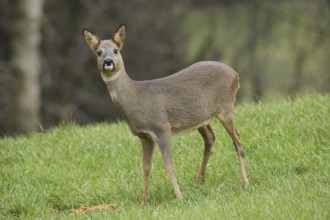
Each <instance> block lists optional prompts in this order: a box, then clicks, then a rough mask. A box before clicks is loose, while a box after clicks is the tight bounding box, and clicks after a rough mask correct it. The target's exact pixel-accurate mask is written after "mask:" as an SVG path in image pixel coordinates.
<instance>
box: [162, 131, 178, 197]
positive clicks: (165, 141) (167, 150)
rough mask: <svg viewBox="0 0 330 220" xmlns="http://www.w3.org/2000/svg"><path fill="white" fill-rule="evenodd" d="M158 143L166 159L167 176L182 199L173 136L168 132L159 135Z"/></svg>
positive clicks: (176, 193)
mask: <svg viewBox="0 0 330 220" xmlns="http://www.w3.org/2000/svg"><path fill="white" fill-rule="evenodd" d="M158 145H159V148H160V151H161V153H162V156H163V159H164V166H165V170H166V173H167V176H168V177H169V179H170V181H171V183H172V186H173V188H174V191H175V195H176V198H177V199H178V200H181V199H182V193H181V191H180V188H179V185H178V183H177V180H176V177H175V173H174V166H173V161H172V145H171V136H170V135H169V134H167V133H164V134H161V135H158Z"/></svg>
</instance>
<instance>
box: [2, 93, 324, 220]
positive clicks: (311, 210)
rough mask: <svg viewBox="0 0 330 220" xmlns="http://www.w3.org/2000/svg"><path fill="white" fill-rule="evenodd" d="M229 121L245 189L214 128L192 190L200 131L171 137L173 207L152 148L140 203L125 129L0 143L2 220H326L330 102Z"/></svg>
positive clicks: (136, 153) (70, 127) (296, 102)
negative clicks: (83, 211) (242, 156)
mask: <svg viewBox="0 0 330 220" xmlns="http://www.w3.org/2000/svg"><path fill="white" fill-rule="evenodd" d="M236 123H237V128H238V130H239V131H240V134H241V137H242V140H243V143H244V146H245V151H246V164H247V170H248V175H249V178H250V183H251V186H250V187H248V188H246V189H245V188H243V187H242V184H241V180H240V174H239V165H238V162H237V157H236V153H235V152H234V149H233V146H232V144H231V141H230V139H229V137H228V135H227V134H226V133H225V130H224V129H223V128H222V126H221V125H220V123H219V122H217V121H214V122H212V124H213V128H214V131H215V134H216V136H217V139H216V144H215V147H214V151H213V154H212V156H211V159H210V161H209V164H208V168H207V173H206V182H205V184H203V185H199V184H197V183H195V182H194V178H195V175H196V174H197V171H198V167H199V164H200V162H201V157H202V145H203V143H202V139H201V138H200V137H199V135H198V132H191V133H188V134H186V135H184V136H181V137H178V138H175V139H174V141H173V154H174V155H173V157H174V163H175V165H176V174H177V178H178V181H179V184H180V186H181V189H182V192H183V195H184V199H183V201H182V202H177V201H176V200H175V197H174V193H173V190H172V187H171V185H170V183H169V181H168V180H167V178H166V174H165V171H164V168H163V163H162V159H161V155H160V153H159V150H157V151H156V154H155V157H154V168H153V172H152V177H151V184H152V188H151V201H150V204H149V205H148V206H146V207H141V206H140V205H139V204H140V203H139V202H140V199H141V198H142V185H143V183H142V182H143V174H142V153H141V149H140V146H139V145H140V143H139V141H138V140H137V138H135V137H133V136H132V135H131V134H130V132H129V129H128V127H127V126H126V124H124V123H117V124H106V123H103V124H97V125H89V126H84V127H81V126H78V125H76V124H72V123H70V124H62V125H61V126H59V127H58V128H54V129H52V130H49V131H46V132H44V133H41V134H36V135H31V136H29V137H18V138H8V137H7V138H4V139H2V140H0V167H1V169H0V195H1V197H0V219H14V218H19V219H51V218H55V219H85V218H86V217H85V216H81V215H78V216H75V215H73V216H72V215H70V214H71V213H72V212H73V210H74V209H75V208H79V207H81V206H85V205H88V206H93V205H101V204H109V203H113V204H115V205H116V206H117V209H115V210H114V211H105V212H100V213H91V214H89V216H88V217H89V218H92V219H238V218H240V219H252V218H253V219H329V217H330V211H329V205H330V199H329V198H330V188H329V184H330V174H329V169H330V163H329V161H330V152H329V146H328V142H329V140H330V134H329V130H330V96H326V95H320V94H316V93H315V94H311V95H305V96H299V97H296V98H293V99H287V100H279V101H273V102H271V103H259V104H242V105H239V106H238V107H237V109H236Z"/></svg>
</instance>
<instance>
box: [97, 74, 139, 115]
mask: <svg viewBox="0 0 330 220" xmlns="http://www.w3.org/2000/svg"><path fill="white" fill-rule="evenodd" d="M103 80H104V82H105V84H106V86H107V88H108V90H109V93H110V96H111V99H112V101H113V102H114V103H115V104H116V105H117V106H118V107H120V108H121V110H124V111H125V109H126V107H127V106H128V105H129V104H130V103H131V102H133V101H134V100H135V98H134V95H135V94H137V93H136V89H137V88H136V85H135V83H134V81H133V80H131V79H130V78H129V76H128V75H127V73H126V71H125V70H122V71H120V72H118V73H117V74H116V75H114V76H111V77H107V78H103Z"/></svg>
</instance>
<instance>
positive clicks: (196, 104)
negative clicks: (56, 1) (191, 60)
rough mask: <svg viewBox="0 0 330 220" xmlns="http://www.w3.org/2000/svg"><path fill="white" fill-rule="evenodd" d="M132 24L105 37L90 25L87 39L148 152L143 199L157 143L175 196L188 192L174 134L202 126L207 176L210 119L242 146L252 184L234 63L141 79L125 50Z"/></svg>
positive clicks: (240, 157) (201, 177) (205, 63)
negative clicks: (238, 123)
mask: <svg viewBox="0 0 330 220" xmlns="http://www.w3.org/2000/svg"><path fill="white" fill-rule="evenodd" d="M126 29H127V28H126V25H125V24H122V25H120V26H119V27H118V28H117V30H116V31H115V33H114V34H113V36H112V38H110V39H105V40H101V39H100V38H99V37H98V36H97V35H95V34H94V33H92V32H91V31H90V30H88V29H86V28H84V29H83V36H84V39H85V42H86V43H87V45H88V46H89V47H90V48H91V50H92V51H93V52H94V53H95V55H96V57H97V66H98V70H99V71H100V73H101V77H102V79H103V81H104V83H105V84H106V86H107V89H108V91H109V94H110V96H111V99H112V101H113V103H114V104H115V106H116V107H117V108H118V109H119V110H120V111H121V113H122V114H123V117H124V119H125V120H126V122H127V124H128V127H129V128H130V130H131V132H132V134H133V135H134V136H137V137H138V138H139V139H140V142H141V145H142V152H143V173H144V188H143V200H142V204H146V203H147V202H148V199H149V194H150V172H151V168H152V157H153V153H154V149H155V146H156V144H157V145H158V146H159V149H160V152H161V155H162V158H163V161H164V167H165V170H166V174H167V177H168V179H169V180H170V182H171V184H172V186H173V189H174V192H175V196H176V198H177V199H178V200H181V199H182V198H183V196H182V193H181V191H180V188H179V185H178V182H177V179H176V176H175V172H174V171H175V170H174V165H173V159H172V144H171V139H172V137H174V136H177V135H181V134H184V133H186V132H188V131H192V130H197V131H198V132H199V133H200V135H201V136H202V139H203V141H204V153H203V158H202V163H201V165H200V169H199V172H198V175H197V180H198V181H200V182H203V181H204V177H205V170H206V167H207V164H208V161H209V158H210V155H211V151H212V147H213V144H214V142H215V135H214V132H213V130H212V128H211V125H210V121H211V119H213V118H217V119H218V120H219V121H220V122H221V124H222V125H223V126H224V128H225V130H226V131H227V132H228V134H229V136H230V138H231V139H232V141H233V145H234V147H235V149H236V152H237V156H238V160H239V164H240V172H241V177H242V181H243V184H244V185H245V186H248V185H249V180H248V178H247V172H246V168H245V162H244V159H245V158H244V150H243V146H242V142H241V140H240V135H239V133H238V132H237V130H236V129H235V126H234V105H235V101H236V93H237V91H238V88H239V76H238V73H236V72H235V71H234V70H233V69H232V68H231V67H229V66H228V65H226V64H224V63H220V62H217V61H201V62H197V63H195V64H193V65H191V66H189V67H187V68H185V69H183V70H181V71H179V72H177V73H174V74H172V75H169V76H166V77H164V78H159V79H152V80H143V81H136V80H132V79H131V78H130V77H129V76H128V74H127V73H126V70H125V66H124V62H123V58H122V56H121V53H120V52H121V50H122V48H123V45H124V42H125V39H126Z"/></svg>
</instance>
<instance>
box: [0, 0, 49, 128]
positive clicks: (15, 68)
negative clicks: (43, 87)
mask: <svg viewBox="0 0 330 220" xmlns="http://www.w3.org/2000/svg"><path fill="white" fill-rule="evenodd" d="M42 8H43V0H29V1H26V0H18V1H15V2H13V10H14V20H13V26H12V27H13V29H12V39H11V50H12V54H11V61H10V63H11V76H10V77H11V78H10V81H11V82H10V85H11V86H10V98H11V103H10V104H11V105H12V106H11V107H10V108H9V109H10V112H8V115H9V117H7V120H8V122H7V123H8V127H9V130H10V132H12V133H16V134H20V133H24V134H26V133H29V132H34V131H37V130H38V129H39V109H40V96H41V95H40V83H39V77H40V70H41V61H40V60H41V59H40V52H39V45H40V42H41V34H40V26H41V17H42Z"/></svg>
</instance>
